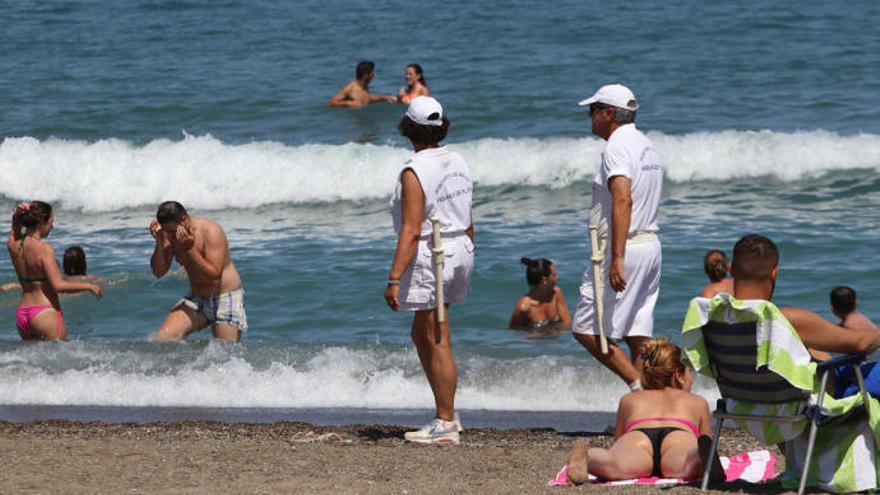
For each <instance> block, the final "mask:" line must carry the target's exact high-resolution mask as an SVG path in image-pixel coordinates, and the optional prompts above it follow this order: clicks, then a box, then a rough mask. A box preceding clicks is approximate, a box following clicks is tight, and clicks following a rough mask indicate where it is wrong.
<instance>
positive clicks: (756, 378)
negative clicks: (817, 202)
mask: <svg viewBox="0 0 880 495" xmlns="http://www.w3.org/2000/svg"><path fill="white" fill-rule="evenodd" d="M778 262H779V251H778V250H777V248H776V245H775V244H773V242H772V241H771V240H770V239H767V238H766V237H762V236H759V235H747V236H745V237H743V238H742V239H740V240H739V242H737V243H736V247H735V248H734V253H733V263H732V269H731V272H732V275H733V279H734V286H733V287H734V289H733V292H734V293H733V295H732V296H731V295H729V294H718V295H716V296H715V297H713V298H711V299H709V298H702V297H698V298H694V299H693V300H692V301H691V305H690V308H689V310H688V313H687V316H686V317H685V322H684V325H683V328H682V342H683V345H684V347H685V349H686V352H687V358H688V361H689V362H690V364H691V366H693V367H694V369H695V370H697V371H699V372H700V373H702V374H704V375H706V376H709V377H710V378H713V379H715V380H716V381H717V383H718V386H719V390H720V391H721V395H722V400H721V401H719V410H718V411H716V417H718V418H723V417H724V415H727V416H730V415H742V416H745V415H749V416H755V415H759V416H763V417H762V418H761V419H760V420H757V419H755V418H752V419H755V420H751V419H750V420H745V419H743V418H742V417H736V418H731V419H736V420H737V422H738V423H739V424H740V426H741V427H742V428H744V429H745V430H746V431H747V432H748V433H749V434H751V435H752V436H754V437H755V438H756V439H758V440H759V441H760V442H762V443H764V444H765V445H770V444H781V443H785V445H784V452H785V453H786V454H789V455H786V471H785V472H784V473H783V474H782V476H781V481H782V483H783V485H784V486H786V487H794V486H798V484H799V481H801V480H800V478H801V476H800V475H801V474H802V473H803V472H804V458H805V457H809V454H810V452H811V450H810V448H809V447H808V446H809V445H810V444H811V443H812V440H813V439H815V449H816V453H815V454H814V455H812V458H811V461H809V467H808V469H807V470H806V473H807V477H806V479H805V480H803V481H804V483H801V485H802V486H801V487H800V490H801V493H802V492H803V488H804V487H803V485H809V486H814V487H819V488H822V489H825V490H829V491H832V492H838V493H840V492H853V491H862V490H869V489H876V488H878V487H880V482H878V479H880V471H878V467H880V463H878V453H880V451H878V448H877V440H878V439H880V409H878V408H880V403H878V402H877V400H876V399H874V398H869V396H868V395H867V394H866V393H859V394H856V395H853V396H850V397H846V398H843V399H834V398H832V397H830V396H828V395H827V394H824V393H820V391H824V384H825V381H824V380H820V379H819V377H818V376H817V374H816V369H817V364H816V363H815V362H812V361H811V358H810V352H809V351H808V349H807V347H809V348H811V349H814V350H819V351H826V352H836V353H852V354H867V353H870V352H872V351H874V350H875V349H877V348H878V346H880V332H876V331H871V330H868V329H844V328H842V327H839V326H837V325H834V324H833V323H830V322H828V321H826V320H825V319H823V318H822V317H820V316H819V315H817V314H816V313H813V312H812V311H808V310H805V309H800V308H777V307H776V306H775V305H773V303H771V302H770V298H771V297H772V295H773V289H774V286H775V283H776V277H777V275H778ZM805 346H806V347H805ZM746 351H749V352H750V353H751V354H747V353H746ZM820 366H822V365H820ZM826 379H827V377H826ZM865 401H868V402H867V406H868V407H867V414H864V412H865V409H866V407H865V404H866V402H865ZM853 413H856V414H855V415H853ZM858 413H861V415H860V416H859V414H858ZM771 416H772V417H775V419H773V420H770V421H769V422H768V417H771ZM813 418H816V419H815V424H816V425H818V428H817V429H816V430H815V432H811V431H810V429H808V428H806V426H807V425H808V423H809V422H810V421H812V420H813ZM845 418H848V419H847V420H845ZM719 421H722V420H719ZM720 426H721V425H720V424H719V425H718V428H719V431H718V432H717V433H716V442H717V436H718V434H719V433H720ZM808 432H809V433H808ZM811 437H812V438H811ZM805 452H806V453H807V455H806V456H805V455H804V453H805ZM704 486H705V485H704Z"/></svg>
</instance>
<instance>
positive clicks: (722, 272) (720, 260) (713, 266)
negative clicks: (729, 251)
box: [703, 249, 727, 282]
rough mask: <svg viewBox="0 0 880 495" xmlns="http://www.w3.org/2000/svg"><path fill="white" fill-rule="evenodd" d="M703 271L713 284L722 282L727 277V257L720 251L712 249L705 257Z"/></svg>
mask: <svg viewBox="0 0 880 495" xmlns="http://www.w3.org/2000/svg"><path fill="white" fill-rule="evenodd" d="M703 270H704V271H705V272H706V276H708V277H709V280H711V281H712V282H720V281H722V280H724V277H726V276H727V255H726V254H724V251H722V250H720V249H710V250H708V251H706V256H704V257H703Z"/></svg>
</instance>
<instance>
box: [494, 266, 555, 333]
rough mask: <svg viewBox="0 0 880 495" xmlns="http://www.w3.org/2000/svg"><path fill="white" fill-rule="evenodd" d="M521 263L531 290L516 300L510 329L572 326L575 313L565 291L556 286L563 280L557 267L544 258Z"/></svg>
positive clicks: (509, 325)
mask: <svg viewBox="0 0 880 495" xmlns="http://www.w3.org/2000/svg"><path fill="white" fill-rule="evenodd" d="M520 261H521V262H522V264H524V265H526V281H527V282H528V283H529V287H530V288H531V289H530V290H529V292H528V293H526V294H525V295H523V296H522V297H520V298H519V300H517V301H516V305H515V306H514V307H513V314H512V315H511V317H510V323H509V324H508V328H512V329H516V330H534V329H542V328H547V327H552V328H554V329H566V328H568V326H569V325H571V313H569V311H568V305H566V304H565V294H563V293H562V288H561V287H559V286H558V285H556V281H557V280H558V279H559V275H558V274H557V272H556V264H554V263H553V262H552V261H550V260H548V259H544V258H540V259H530V258H522V259H521V260H520Z"/></svg>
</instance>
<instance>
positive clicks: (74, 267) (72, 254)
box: [0, 246, 99, 292]
mask: <svg viewBox="0 0 880 495" xmlns="http://www.w3.org/2000/svg"><path fill="white" fill-rule="evenodd" d="M62 271H64V279H65V280H69V281H74V282H89V283H93V284H94V283H99V280H98V277H96V276H94V275H88V274H86V253H85V251H83V248H81V247H79V246H70V247H69V248H67V249H65V250H64V258H63V260H62ZM16 289H21V284H19V283H8V284H3V285H0V291H3V292H8V291H11V290H16Z"/></svg>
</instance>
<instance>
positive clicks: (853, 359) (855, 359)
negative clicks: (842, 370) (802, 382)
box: [816, 354, 866, 371]
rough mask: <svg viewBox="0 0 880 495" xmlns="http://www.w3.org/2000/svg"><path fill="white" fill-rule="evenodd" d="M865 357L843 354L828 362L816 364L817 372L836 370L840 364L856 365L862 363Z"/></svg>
mask: <svg viewBox="0 0 880 495" xmlns="http://www.w3.org/2000/svg"><path fill="white" fill-rule="evenodd" d="M865 359H866V356H865V355H864V354H844V355H843V356H837V357H836V358H831V359H829V360H828V361H822V362H819V363H816V370H817V371H825V370H828V369H832V368H836V367H838V366H840V365H841V364H852V365H857V364H861V363H862V362H864V361H865Z"/></svg>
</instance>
